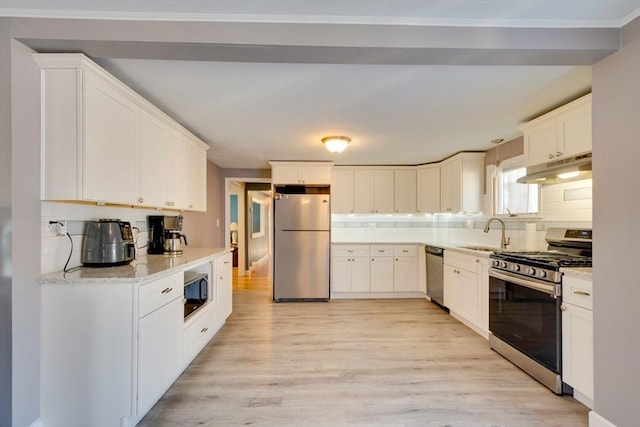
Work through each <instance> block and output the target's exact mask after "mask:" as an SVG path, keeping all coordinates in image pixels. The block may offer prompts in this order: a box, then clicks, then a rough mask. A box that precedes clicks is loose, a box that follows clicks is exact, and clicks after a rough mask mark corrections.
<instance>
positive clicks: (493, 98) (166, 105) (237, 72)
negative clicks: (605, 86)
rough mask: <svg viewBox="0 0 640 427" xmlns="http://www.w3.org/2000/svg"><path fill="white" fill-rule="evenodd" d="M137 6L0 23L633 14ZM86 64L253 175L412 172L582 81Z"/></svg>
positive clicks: (476, 145) (607, 9) (436, 6)
mask: <svg viewBox="0 0 640 427" xmlns="http://www.w3.org/2000/svg"><path fill="white" fill-rule="evenodd" d="M148 4H149V2H147V1H126V2H125V1H113V0H112V1H110V2H102V1H55V2H54V1H30V2H24V1H4V0H0V15H13V16H55V17H90V18H117V19H124V18H136V19H167V18H168V17H171V19H172V20H180V19H183V20H193V19H198V20H215V21H224V20H228V21H241V22H256V21H261V22H331V23H342V22H349V23H353V22H358V23H378V24H380V23H393V24H408V25H425V24H429V25H431V24H433V23H436V24H438V25H461V26H491V25H501V26H513V27H522V26H538V27H547V26H548V27H581V26H588V27H616V28H617V27H619V26H620V25H622V24H623V23H625V22H627V21H628V20H629V19H631V18H633V17H634V16H636V15H637V10H638V9H639V8H640V0H634V1H606V0H600V1H587V0H575V1H560V0H548V1H547V0H541V1H528V0H519V1H514V0H504V1H484V0H447V1H403V0H400V1H394V2H389V1H358V0H355V1H353V0H352V1H331V0H324V1H311V0H304V1H275V0H274V1H244V0H233V1H182V2H172V1H165V2H154V11H153V12H149V11H148V10H146V9H148ZM44 9H46V10H45V11H43V10H44ZM97 62H98V63H100V64H101V65H102V66H104V67H105V68H106V69H108V70H109V71H111V72H112V73H113V74H115V75H116V76H117V77H119V78H120V79H122V80H123V81H125V82H126V83H128V84H129V85H130V86H131V87H133V88H134V89H136V90H138V91H139V92H140V93H141V94H142V95H144V96H145V97H147V98H148V99H150V100H151V101H152V102H153V103H155V104H156V105H158V106H159V107H160V108H161V109H163V110H164V111H165V112H167V113H168V114H169V115H171V116H173V117H174V118H176V119H177V120H178V121H179V122H181V123H182V124H183V125H185V126H186V127H187V128H188V129H190V130H191V131H193V132H194V133H195V134H197V135H198V136H199V137H201V138H202V139H203V140H204V141H205V142H207V143H208V144H209V145H210V146H211V149H210V150H209V158H210V159H212V160H213V161H215V162H216V163H217V164H218V165H220V166H221V167H224V168H265V167H268V163H267V161H268V160H334V161H335V162H336V164H418V163H425V162H430V161H436V160H440V159H442V158H445V157H447V156H449V155H451V154H454V153H455V152H458V151H461V150H486V149H489V148H491V146H492V144H491V143H490V141H491V140H492V139H494V138H504V139H505V140H509V139H511V138H514V137H517V136H519V135H520V133H519V131H518V126H519V125H520V124H522V123H523V122H524V121H526V120H529V119H531V118H532V117H534V116H536V115H539V114H540V113H543V112H545V111H547V110H548V109H550V108H551V107H554V106H557V105H559V104H561V103H563V102H566V101H568V100H571V99H573V98H575V97H577V96H579V95H582V94H584V93H586V92H587V91H589V89H590V85H591V67H590V66H588V65H586V66H585V65H581V66H540V65H527V66H522V65H511V66H491V65H376V64H371V65H369V64H340V63H320V64H314V63H254V62H212V61H203V60H202V61H178V60H150V59H121V58H120V59H119V58H99V59H97ZM333 134H340V135H347V136H350V137H351V138H352V139H353V141H352V143H351V144H350V146H349V147H348V148H347V150H346V151H345V152H344V153H342V154H339V155H337V156H336V155H331V154H329V153H328V152H326V150H325V149H324V148H323V147H322V145H321V143H320V138H322V137H323V136H327V135H333Z"/></svg>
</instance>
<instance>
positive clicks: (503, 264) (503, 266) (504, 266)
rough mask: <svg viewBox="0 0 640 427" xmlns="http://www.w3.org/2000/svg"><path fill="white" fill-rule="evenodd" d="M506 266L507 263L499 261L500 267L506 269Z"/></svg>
mask: <svg viewBox="0 0 640 427" xmlns="http://www.w3.org/2000/svg"><path fill="white" fill-rule="evenodd" d="M508 265H509V263H507V261H500V267H502V268H507V266H508Z"/></svg>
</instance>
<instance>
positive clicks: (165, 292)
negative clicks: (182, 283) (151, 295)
mask: <svg viewBox="0 0 640 427" xmlns="http://www.w3.org/2000/svg"><path fill="white" fill-rule="evenodd" d="M172 290H173V288H164V289H163V290H162V292H161V293H162V294H168V293H169V292H171V291H172Z"/></svg>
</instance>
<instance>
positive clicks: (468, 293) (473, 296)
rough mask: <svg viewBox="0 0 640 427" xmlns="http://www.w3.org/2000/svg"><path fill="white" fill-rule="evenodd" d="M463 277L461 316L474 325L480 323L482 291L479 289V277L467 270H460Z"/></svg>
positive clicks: (461, 283) (461, 284) (461, 282)
mask: <svg viewBox="0 0 640 427" xmlns="http://www.w3.org/2000/svg"><path fill="white" fill-rule="evenodd" d="M458 275H460V276H461V281H460V286H461V297H462V298H461V301H460V307H459V309H460V311H459V313H458V314H460V315H461V316H462V317H464V318H465V319H467V320H468V321H469V322H471V323H472V324H474V325H478V323H479V321H480V304H479V302H480V291H479V288H478V275H477V274H475V273H472V272H469V271H466V270H459V273H458Z"/></svg>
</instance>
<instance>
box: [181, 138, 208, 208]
mask: <svg viewBox="0 0 640 427" xmlns="http://www.w3.org/2000/svg"><path fill="white" fill-rule="evenodd" d="M201 144H202V143H201V142H200V141H197V140H187V153H186V177H185V195H186V200H185V208H186V209H188V210H190V211H199V212H206V210H207V150H206V149H205V148H204V147H202V145H201Z"/></svg>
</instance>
